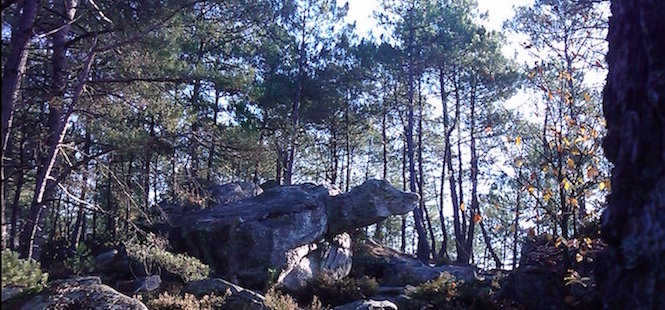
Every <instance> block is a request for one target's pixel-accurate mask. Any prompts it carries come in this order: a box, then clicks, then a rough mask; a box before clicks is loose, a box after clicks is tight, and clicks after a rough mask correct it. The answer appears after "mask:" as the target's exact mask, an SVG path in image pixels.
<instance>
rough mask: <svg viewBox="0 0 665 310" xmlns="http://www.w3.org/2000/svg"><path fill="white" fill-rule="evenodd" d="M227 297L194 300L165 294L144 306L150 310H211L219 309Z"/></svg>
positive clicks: (190, 296)
mask: <svg viewBox="0 0 665 310" xmlns="http://www.w3.org/2000/svg"><path fill="white" fill-rule="evenodd" d="M226 296H227V295H224V296H216V295H211V296H209V295H205V296H203V297H201V298H196V297H195V296H194V295H191V294H185V295H184V296H180V295H171V294H169V293H167V292H165V293H162V294H160V295H159V296H158V297H157V298H155V299H151V300H148V301H147V302H146V303H145V305H146V306H147V307H148V309H151V310H212V309H220V308H221V306H222V304H223V303H224V300H225V299H226Z"/></svg>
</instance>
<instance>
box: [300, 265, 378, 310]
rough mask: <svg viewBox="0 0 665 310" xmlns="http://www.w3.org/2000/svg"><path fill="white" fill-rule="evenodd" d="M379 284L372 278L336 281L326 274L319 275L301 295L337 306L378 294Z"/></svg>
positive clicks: (350, 278) (349, 278)
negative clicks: (314, 297) (313, 297)
mask: <svg viewBox="0 0 665 310" xmlns="http://www.w3.org/2000/svg"><path fill="white" fill-rule="evenodd" d="M378 289H379V284H378V283H377V282H376V280H375V279H374V278H370V277H367V276H363V277H362V278H352V277H347V278H344V279H341V280H337V279H335V278H334V277H332V276H330V275H329V274H328V273H325V272H324V273H321V274H319V276H318V277H317V278H316V279H315V280H314V281H312V282H311V283H310V284H309V286H308V287H307V288H305V289H304V290H303V291H304V292H303V294H307V295H310V296H317V297H318V298H320V299H321V301H322V302H323V303H324V304H327V305H331V306H338V305H342V304H345V303H349V302H352V301H355V300H358V299H365V298H368V297H370V296H372V295H375V294H376V293H377V292H378Z"/></svg>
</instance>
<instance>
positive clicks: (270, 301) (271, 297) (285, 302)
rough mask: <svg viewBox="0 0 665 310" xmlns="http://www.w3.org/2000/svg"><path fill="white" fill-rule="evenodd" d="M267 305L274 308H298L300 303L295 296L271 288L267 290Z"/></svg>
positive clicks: (285, 309) (283, 309)
mask: <svg viewBox="0 0 665 310" xmlns="http://www.w3.org/2000/svg"><path fill="white" fill-rule="evenodd" d="M265 297H266V300H265V305H266V306H268V308H270V309H272V310H298V309H300V308H298V303H297V302H296V301H295V299H293V297H291V296H289V295H287V294H283V293H280V292H279V291H277V290H275V289H274V288H271V289H269V290H268V292H266V296H265Z"/></svg>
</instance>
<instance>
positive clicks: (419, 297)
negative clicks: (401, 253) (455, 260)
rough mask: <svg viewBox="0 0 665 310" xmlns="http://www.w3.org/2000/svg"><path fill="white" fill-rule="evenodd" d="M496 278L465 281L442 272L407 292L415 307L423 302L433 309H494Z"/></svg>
mask: <svg viewBox="0 0 665 310" xmlns="http://www.w3.org/2000/svg"><path fill="white" fill-rule="evenodd" d="M498 288H499V286H498V280H497V279H495V280H493V281H491V282H490V281H472V282H469V283H467V282H465V281H463V280H457V279H456V278H455V277H454V276H452V275H451V274H449V273H447V272H444V273H443V274H441V276H439V278H437V279H435V280H432V281H428V282H426V283H423V284H421V285H419V286H418V287H416V289H415V290H413V291H411V292H409V293H407V294H408V296H409V297H411V298H412V299H413V300H414V301H413V304H414V305H413V306H414V307H415V308H420V307H422V304H423V303H427V304H430V305H432V306H433V307H434V308H435V309H496V308H497V306H496V304H495V303H494V301H493V299H492V297H493V294H494V291H495V290H496V289H498Z"/></svg>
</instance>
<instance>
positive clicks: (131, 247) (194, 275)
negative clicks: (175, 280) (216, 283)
mask: <svg viewBox="0 0 665 310" xmlns="http://www.w3.org/2000/svg"><path fill="white" fill-rule="evenodd" d="M126 249H127V255H129V257H130V258H132V259H135V260H138V261H140V262H142V263H143V264H144V265H145V266H146V269H147V270H146V271H147V272H148V273H149V274H153V272H150V271H152V269H154V268H157V269H160V270H166V271H168V272H170V273H172V274H175V275H178V276H179V277H180V278H181V279H182V280H183V281H184V282H192V281H196V280H202V279H205V278H207V277H208V275H209V274H210V268H209V267H208V265H206V264H204V263H202V262H201V261H200V260H198V259H197V258H195V257H192V256H189V255H185V254H173V253H171V252H169V251H167V250H165V249H164V248H161V247H159V246H156V245H141V244H132V243H130V244H127V245H126Z"/></svg>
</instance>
